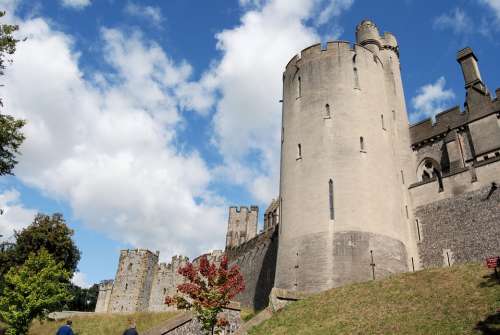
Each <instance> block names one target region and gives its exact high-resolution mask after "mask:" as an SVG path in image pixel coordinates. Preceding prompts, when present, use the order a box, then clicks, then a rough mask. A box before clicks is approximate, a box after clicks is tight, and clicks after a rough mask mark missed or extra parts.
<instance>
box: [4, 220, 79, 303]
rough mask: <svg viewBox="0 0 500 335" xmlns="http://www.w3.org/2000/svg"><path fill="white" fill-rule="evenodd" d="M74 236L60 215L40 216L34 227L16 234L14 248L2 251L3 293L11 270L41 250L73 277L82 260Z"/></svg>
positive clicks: (31, 226) (30, 226) (32, 225)
mask: <svg viewBox="0 0 500 335" xmlns="http://www.w3.org/2000/svg"><path fill="white" fill-rule="evenodd" d="M72 237H73V230H71V229H70V228H69V227H68V226H67V225H66V222H65V221H64V218H63V216H62V215H61V214H54V215H52V216H49V215H45V214H37V216H36V217H35V219H34V221H33V223H32V224H31V225H29V226H28V227H26V228H25V229H23V230H21V231H18V232H15V233H14V238H15V244H14V245H13V246H11V247H9V248H7V249H4V250H1V249H0V293H1V292H2V289H3V286H4V280H3V277H4V275H5V274H6V273H7V272H8V271H9V269H10V268H11V267H13V266H19V265H22V264H24V262H25V261H26V260H27V259H28V256H29V255H30V254H31V253H38V252H39V251H40V250H42V249H45V250H47V251H48V252H49V253H50V254H51V255H52V256H53V257H54V258H55V260H56V261H57V262H62V263H63V266H64V268H65V269H66V270H68V271H69V272H70V273H71V274H73V273H74V272H75V270H76V268H77V264H78V261H79V260H80V251H79V250H78V248H77V247H76V245H75V242H74V241H73V239H72Z"/></svg>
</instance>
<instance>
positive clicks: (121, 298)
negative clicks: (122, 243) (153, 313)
mask: <svg viewBox="0 0 500 335" xmlns="http://www.w3.org/2000/svg"><path fill="white" fill-rule="evenodd" d="M158 254H159V253H158V252H157V253H152V252H151V251H149V250H122V251H121V252H120V260H119V262H118V270H117V272H116V277H115V282H114V287H113V293H112V295H111V301H110V310H109V312H111V313H120V312H141V311H146V310H148V307H149V306H148V305H149V298H150V294H151V286H152V284H153V277H154V274H155V272H156V270H157V266H158Z"/></svg>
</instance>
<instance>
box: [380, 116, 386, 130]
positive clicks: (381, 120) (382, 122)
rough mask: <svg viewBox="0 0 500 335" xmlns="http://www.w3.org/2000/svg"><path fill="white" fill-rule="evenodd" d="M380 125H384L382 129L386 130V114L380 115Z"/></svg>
mask: <svg viewBox="0 0 500 335" xmlns="http://www.w3.org/2000/svg"><path fill="white" fill-rule="evenodd" d="M380 124H381V125H382V129H383V130H385V122H384V114H381V115H380Z"/></svg>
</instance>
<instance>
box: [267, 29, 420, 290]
mask: <svg viewBox="0 0 500 335" xmlns="http://www.w3.org/2000/svg"><path fill="white" fill-rule="evenodd" d="M356 36H357V42H358V44H356V45H352V44H349V43H347V42H329V43H328V44H327V46H326V48H325V49H322V47H321V45H320V44H317V45H313V46H311V47H309V48H307V49H305V50H303V51H302V52H301V55H300V57H299V56H295V57H294V58H292V60H291V61H290V62H289V63H288V65H287V66H286V69H285V72H284V74H283V116H282V120H283V129H282V146H281V175H280V202H281V204H280V206H281V209H280V224H279V227H280V228H279V250H278V260H277V270H276V281H275V286H276V287H278V288H283V289H288V290H299V291H309V292H315V291H321V290H325V289H328V288H331V287H335V286H339V285H342V284H346V283H349V282H355V281H363V280H369V279H371V278H372V277H373V274H375V276H376V277H382V276H385V275H388V274H391V273H396V272H403V271H407V269H408V264H411V257H414V262H415V264H418V260H417V259H416V257H417V256H416V253H417V252H416V243H415V238H414V237H413V233H412V229H413V228H410V227H411V222H412V211H411V204H410V203H409V194H408V185H410V184H411V183H413V182H414V179H415V167H414V161H413V160H414V158H413V156H412V152H411V150H410V139H409V130H408V119H407V113H406V106H405V99H404V93H403V86H402V82H401V74H400V64H399V49H398V44H397V41H396V38H395V37H394V36H393V35H392V34H390V33H385V34H384V35H383V36H380V34H379V32H378V29H377V27H376V26H375V24H373V23H372V22H370V21H363V22H362V23H361V24H360V25H359V26H358V27H357V30H356ZM372 255H373V261H372V258H371V256H372Z"/></svg>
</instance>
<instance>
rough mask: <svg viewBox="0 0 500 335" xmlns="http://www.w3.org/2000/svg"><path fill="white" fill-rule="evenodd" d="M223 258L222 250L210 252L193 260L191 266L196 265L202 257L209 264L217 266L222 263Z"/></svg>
mask: <svg viewBox="0 0 500 335" xmlns="http://www.w3.org/2000/svg"><path fill="white" fill-rule="evenodd" d="M223 256H224V251H222V250H212V251H211V252H208V253H206V254H203V255H200V256H198V257H196V258H195V259H193V264H198V263H199V262H200V259H201V258H202V257H206V258H207V259H208V261H209V262H210V263H216V264H219V263H220V262H221V261H222V257H223Z"/></svg>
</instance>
